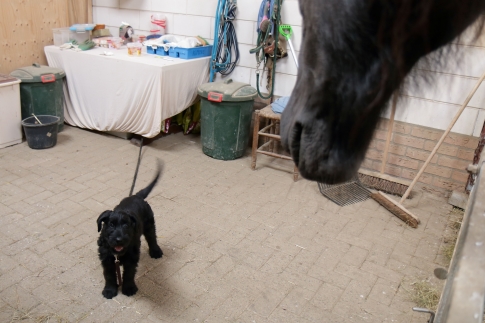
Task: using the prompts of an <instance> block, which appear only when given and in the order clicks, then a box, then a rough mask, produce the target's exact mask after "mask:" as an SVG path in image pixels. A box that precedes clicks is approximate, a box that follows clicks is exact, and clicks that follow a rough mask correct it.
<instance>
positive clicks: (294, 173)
mask: <svg viewBox="0 0 485 323" xmlns="http://www.w3.org/2000/svg"><path fill="white" fill-rule="evenodd" d="M297 180H298V167H296V166H295V168H293V181H294V182H296V181H297Z"/></svg>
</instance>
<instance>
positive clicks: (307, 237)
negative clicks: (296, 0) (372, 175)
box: [0, 126, 451, 323]
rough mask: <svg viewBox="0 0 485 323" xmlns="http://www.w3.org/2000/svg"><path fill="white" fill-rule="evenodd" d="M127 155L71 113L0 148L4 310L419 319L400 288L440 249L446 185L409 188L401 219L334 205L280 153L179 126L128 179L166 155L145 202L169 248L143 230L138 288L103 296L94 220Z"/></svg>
mask: <svg viewBox="0 0 485 323" xmlns="http://www.w3.org/2000/svg"><path fill="white" fill-rule="evenodd" d="M248 153H249V151H248ZM137 155H138V148H137V147H136V146H134V145H132V144H130V142H129V141H128V140H124V139H121V138H117V137H113V136H109V135H103V134H99V133H95V132H90V131H86V130H81V129H78V128H73V127H69V126H66V128H65V130H64V131H63V132H62V133H60V134H59V136H58V143H57V145H56V146H55V147H54V148H51V149H47V150H32V149H30V148H29V147H28V146H27V143H26V142H24V143H22V144H19V145H15V146H12V147H8V148H4V149H0V237H1V239H0V275H1V276H0V322H16V321H17V320H19V321H20V319H23V320H22V321H21V322H47V321H48V322H248V323H249V322H258V323H260V322H261V323H264V322H273V323H276V322H292V323H295V322H426V321H427V319H428V317H427V315H424V314H420V313H413V312H412V310H411V308H412V307H413V306H414V304H413V303H411V302H410V301H409V296H408V292H407V290H409V288H408V287H409V284H410V283H412V282H413V281H415V280H416V279H417V278H416V277H418V278H419V279H422V278H430V277H431V278H430V279H433V278H432V271H433V269H434V268H435V267H436V266H437V264H440V263H442V262H443V260H442V258H441V256H439V250H440V247H441V245H442V240H443V234H444V231H445V230H446V223H447V220H448V217H449V211H450V209H451V207H450V206H449V205H448V204H447V203H446V201H445V199H444V198H440V197H438V196H434V195H431V194H429V193H426V192H423V191H420V192H418V194H417V196H416V197H415V198H414V199H413V200H411V201H410V202H409V204H408V205H409V209H410V210H412V211H414V213H415V214H417V215H418V216H419V217H420V218H421V221H422V223H421V225H420V226H419V228H418V229H411V228H409V227H407V226H406V225H403V223H402V222H401V221H399V220H398V219H397V218H395V217H394V216H392V215H391V214H390V213H389V212H387V211H386V210H385V209H383V208H382V207H381V206H379V205H378V204H377V203H376V202H374V201H373V200H367V201H365V202H362V203H359V204H354V205H352V206H347V207H339V206H337V205H335V204H334V203H332V202H331V201H328V200H327V199H326V198H325V197H323V196H322V195H321V194H320V192H319V191H318V187H317V185H316V183H314V182H309V181H306V180H303V179H300V180H299V181H298V182H296V183H295V182H293V177H292V175H291V173H290V172H291V169H292V167H291V164H288V163H287V162H283V161H276V162H275V161H273V160H272V159H270V158H266V157H264V156H262V157H261V156H260V157H259V162H258V167H257V170H256V171H252V170H251V169H250V158H249V155H247V156H245V157H244V158H240V159H237V160H235V161H219V160H215V159H211V158H209V157H207V156H205V155H204V154H203V153H202V151H201V143H200V137H196V136H190V135H189V136H183V135H182V134H176V135H170V136H168V137H164V138H161V139H158V140H156V141H154V142H153V143H152V144H150V145H149V146H147V147H145V148H144V152H143V157H142V163H141V167H140V173H139V176H138V180H137V186H136V189H140V188H142V187H144V186H145V185H146V184H147V183H148V182H149V181H150V180H151V179H152V176H153V175H154V173H155V169H156V158H160V159H162V160H163V161H164V163H165V170H164V173H163V178H162V180H161V181H160V182H159V184H158V185H157V186H156V187H155V188H154V190H153V192H152V194H151V195H150V196H149V198H148V201H149V203H150V204H151V206H152V208H153V210H154V213H155V217H156V223H157V235H158V240H159V244H160V246H161V247H162V249H163V250H164V253H165V255H164V257H163V258H162V259H158V260H155V259H151V258H150V257H149V256H148V254H147V245H146V243H145V241H143V244H142V256H141V260H140V263H139V268H138V273H137V278H136V282H137V285H138V287H139V291H138V293H137V294H136V295H135V296H134V297H126V296H124V295H121V294H119V295H118V296H117V297H116V298H114V299H112V300H107V299H104V298H103V297H102V295H101V290H102V288H103V275H102V270H101V267H100V264H99V261H98V259H97V248H96V239H97V236H98V233H97V227H96V219H97V217H98V215H99V214H100V213H101V212H102V211H104V210H106V209H112V208H113V207H114V206H115V205H116V204H117V203H118V202H119V201H120V200H121V198H123V197H125V196H127V194H128V192H129V189H130V186H131V182H132V176H133V172H134V169H135V166H136V161H137ZM136 189H135V190H136ZM406 286H408V287H406ZM47 319H50V320H47Z"/></svg>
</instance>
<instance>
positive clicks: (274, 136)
mask: <svg viewBox="0 0 485 323" xmlns="http://www.w3.org/2000/svg"><path fill="white" fill-rule="evenodd" d="M260 118H264V119H266V122H267V125H266V126H265V127H264V128H263V129H261V130H259V122H260ZM280 120H281V114H279V113H274V112H273V110H272V109H271V105H268V106H267V107H265V108H263V109H261V110H256V111H255V113H254V130H253V148H252V152H251V157H252V161H251V168H252V169H253V170H254V169H256V157H257V156H256V155H257V154H258V153H259V154H265V155H268V156H271V157H275V158H281V159H287V160H292V158H291V157H290V156H286V155H281V154H278V153H277V149H278V142H281V137H280V135H279V133H280ZM259 136H262V137H265V138H269V140H268V141H267V142H265V143H264V144H262V145H261V146H260V147H258V142H259ZM293 180H294V181H295V182H296V181H297V180H298V167H296V166H295V167H294V169H293Z"/></svg>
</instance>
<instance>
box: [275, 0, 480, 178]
mask: <svg viewBox="0 0 485 323" xmlns="http://www.w3.org/2000/svg"><path fill="white" fill-rule="evenodd" d="M300 10H301V14H302V16H303V41H302V47H301V51H300V59H299V63H300V67H299V70H298V77H297V82H296V86H295V88H294V90H293V92H292V95H291V99H290V101H289V103H288V105H287V107H286V109H285V111H284V112H283V115H282V118H281V136H282V142H283V146H284V147H285V148H286V149H287V150H288V151H289V152H290V153H291V155H292V157H293V160H294V161H295V164H296V165H297V166H298V169H299V171H300V173H301V174H302V176H303V177H305V178H308V179H311V180H317V181H321V182H324V183H338V182H343V181H346V180H348V179H350V178H351V177H353V176H354V175H356V172H357V170H358V169H359V166H360V164H361V163H362V161H363V159H364V157H365V153H366V151H367V148H368V146H369V144H370V142H371V139H372V135H373V132H374V129H375V128H376V126H377V123H378V121H379V119H380V116H381V113H382V112H383V110H384V109H385V108H386V107H387V103H388V102H389V99H390V97H391V95H392V93H393V92H394V91H396V90H397V89H398V88H399V87H400V86H401V84H402V83H403V80H404V78H405V77H406V75H408V73H409V72H410V71H411V69H412V68H413V66H414V65H415V64H416V62H417V61H418V60H419V59H420V58H421V57H423V56H425V55H427V54H429V53H431V52H433V51H435V50H437V49H440V48H442V47H443V46H444V45H446V44H447V43H449V42H451V41H452V40H453V39H454V38H456V37H457V36H458V35H460V34H461V33H462V32H463V31H464V30H465V29H466V28H467V27H468V26H469V25H471V24H472V23H474V22H475V21H476V20H477V19H478V18H479V17H480V15H481V13H483V12H484V10H485V1H483V0H325V1H323V0H300Z"/></svg>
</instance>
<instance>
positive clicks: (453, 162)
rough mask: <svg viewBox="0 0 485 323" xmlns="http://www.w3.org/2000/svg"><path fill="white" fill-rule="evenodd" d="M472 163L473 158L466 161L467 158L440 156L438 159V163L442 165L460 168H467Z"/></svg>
mask: <svg viewBox="0 0 485 323" xmlns="http://www.w3.org/2000/svg"><path fill="white" fill-rule="evenodd" d="M471 163H472V160H470V161H466V160H462V159H457V158H450V157H446V156H440V158H439V160H438V165H440V166H446V167H450V168H455V169H460V170H465V169H466V168H467V167H468V165H470V164H471Z"/></svg>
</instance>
